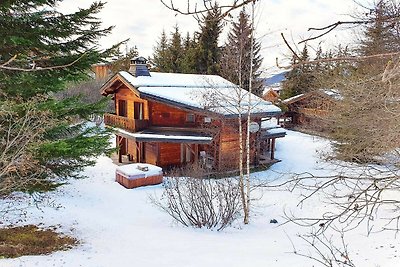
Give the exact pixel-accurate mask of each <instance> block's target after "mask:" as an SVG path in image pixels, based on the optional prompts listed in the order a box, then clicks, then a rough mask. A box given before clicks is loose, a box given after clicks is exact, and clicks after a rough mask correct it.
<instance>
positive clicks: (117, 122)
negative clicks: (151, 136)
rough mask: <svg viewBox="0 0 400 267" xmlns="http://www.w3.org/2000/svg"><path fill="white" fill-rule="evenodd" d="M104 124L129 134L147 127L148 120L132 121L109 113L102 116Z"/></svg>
mask: <svg viewBox="0 0 400 267" xmlns="http://www.w3.org/2000/svg"><path fill="white" fill-rule="evenodd" d="M104 123H105V125H107V126H111V127H117V128H121V129H124V130H128V131H131V132H137V131H140V130H143V129H145V128H147V127H148V126H149V121H148V120H134V119H130V118H127V117H122V116H118V115H115V114H109V113H106V114H104Z"/></svg>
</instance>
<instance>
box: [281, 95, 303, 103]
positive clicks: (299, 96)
mask: <svg viewBox="0 0 400 267" xmlns="http://www.w3.org/2000/svg"><path fill="white" fill-rule="evenodd" d="M304 96H305V94H299V95H295V96H292V97H289V98H286V99H285V100H283V101H282V102H283V103H285V104H288V103H291V102H295V101H297V100H298V99H301V98H303V97H304Z"/></svg>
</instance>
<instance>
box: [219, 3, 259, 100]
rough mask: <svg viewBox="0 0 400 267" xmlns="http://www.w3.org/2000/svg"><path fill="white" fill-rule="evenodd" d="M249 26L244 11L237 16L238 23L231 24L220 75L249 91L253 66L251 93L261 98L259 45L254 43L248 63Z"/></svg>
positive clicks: (247, 17)
mask: <svg viewBox="0 0 400 267" xmlns="http://www.w3.org/2000/svg"><path fill="white" fill-rule="evenodd" d="M250 47H251V25H250V21H249V15H248V14H247V13H246V11H245V10H242V11H241V12H240V14H239V17H238V21H236V22H233V23H232V29H231V31H230V33H229V35H228V40H227V42H226V44H225V46H224V48H223V52H222V57H221V63H220V65H221V75H222V76H223V77H224V78H226V79H228V80H229V81H231V82H233V83H235V84H238V85H239V86H240V87H242V88H244V89H246V90H249V80H250V77H249V73H250V64H253V77H251V79H252V83H253V84H252V93H254V94H256V95H258V96H261V95H262V93H263V92H262V91H263V84H262V81H261V80H260V79H259V76H260V75H261V72H260V67H261V63H262V60H263V58H262V57H261V55H260V50H261V43H260V42H258V41H255V42H254V45H253V54H254V55H253V62H252V63H251V62H250V61H251V60H250V50H251V49H250Z"/></svg>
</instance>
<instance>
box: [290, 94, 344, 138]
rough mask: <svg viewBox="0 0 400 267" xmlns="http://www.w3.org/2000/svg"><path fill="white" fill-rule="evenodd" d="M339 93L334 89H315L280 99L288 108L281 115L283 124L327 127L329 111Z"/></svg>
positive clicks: (317, 127)
mask: <svg viewBox="0 0 400 267" xmlns="http://www.w3.org/2000/svg"><path fill="white" fill-rule="evenodd" d="M338 99H340V94H339V93H338V92H337V91H335V90H323V89H321V90H315V91H311V92H308V93H305V94H300V95H297V96H294V97H291V98H288V99H285V100H283V101H282V103H283V104H285V105H286V106H287V108H288V110H287V111H286V112H285V114H284V115H283V117H284V118H285V121H286V122H289V123H285V126H300V127H306V128H312V129H314V130H318V131H324V130H326V129H327V127H328V124H329V123H328V121H329V120H328V119H329V114H330V111H331V110H332V109H333V108H334V106H335V102H336V101H337V100H338Z"/></svg>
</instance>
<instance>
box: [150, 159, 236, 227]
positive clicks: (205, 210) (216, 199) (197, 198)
mask: <svg viewBox="0 0 400 267" xmlns="http://www.w3.org/2000/svg"><path fill="white" fill-rule="evenodd" d="M163 186H164V192H163V194H162V196H161V198H160V199H159V200H156V199H153V202H154V203H155V204H156V205H157V206H159V207H161V208H162V209H163V210H164V211H165V212H167V213H168V214H169V215H170V216H171V217H172V218H174V219H175V220H176V221H178V222H179V223H181V224H183V225H185V226H194V227H197V228H202V227H206V228H208V229H217V231H220V230H222V229H224V228H225V227H227V226H229V225H231V223H232V222H233V221H234V220H235V219H237V217H238V215H239V210H240V194H239V190H238V185H237V182H236V181H235V180H233V179H229V178H225V179H210V178H209V177H207V175H206V170H204V169H203V168H201V167H200V166H197V165H192V166H189V167H186V168H184V169H177V170H174V171H172V172H171V177H169V178H167V179H165V180H164V184H163Z"/></svg>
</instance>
